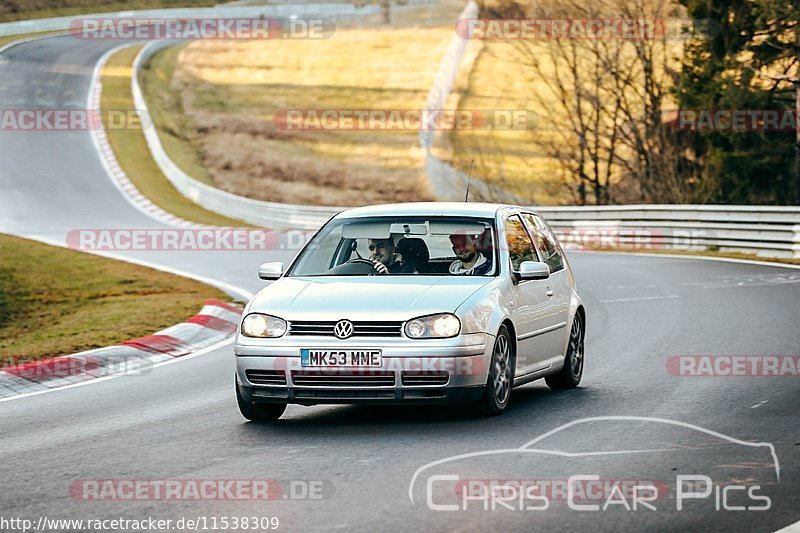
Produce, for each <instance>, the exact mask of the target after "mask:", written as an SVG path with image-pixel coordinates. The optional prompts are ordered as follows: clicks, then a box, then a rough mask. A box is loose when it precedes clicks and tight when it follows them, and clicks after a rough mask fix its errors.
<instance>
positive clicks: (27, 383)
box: [0, 300, 242, 398]
mask: <svg viewBox="0 0 800 533" xmlns="http://www.w3.org/2000/svg"><path fill="white" fill-rule="evenodd" d="M241 312H242V310H241V309H240V308H238V307H234V306H232V305H229V304H226V303H223V302H220V301H217V300H206V302H205V305H204V306H203V308H202V310H201V311H200V313H198V314H197V315H195V316H193V317H192V318H190V319H189V320H187V321H186V322H183V323H181V324H177V325H175V326H171V327H168V328H166V329H163V330H161V331H159V332H157V333H154V334H152V335H147V336H145V337H140V338H138V339H132V340H129V341H126V342H123V343H122V344H120V345H117V346H109V347H106V348H98V349H96V350H89V351H86V352H80V353H77V354H73V355H65V356H61V357H55V358H51V359H45V360H42V361H33V362H30V363H24V364H20V365H16V366H11V367H6V368H2V369H0V398H9V397H12V396H17V395H20V394H29V393H36V392H40V391H45V390H49V389H56V388H60V387H66V386H69V385H75V384H77V383H82V382H85V381H88V380H93V379H99V378H103V377H108V376H112V375H141V374H144V373H146V372H147V369H148V367H151V366H153V365H156V364H158V363H162V362H164V361H169V360H172V359H175V358H178V357H184V356H187V355H190V354H192V353H195V352H197V351H199V350H201V349H203V348H207V347H209V346H213V345H215V344H217V343H220V342H221V341H223V340H225V339H227V338H229V337H230V336H231V335H232V334H233V333H235V332H236V329H237V327H238V325H239V317H240V315H241Z"/></svg>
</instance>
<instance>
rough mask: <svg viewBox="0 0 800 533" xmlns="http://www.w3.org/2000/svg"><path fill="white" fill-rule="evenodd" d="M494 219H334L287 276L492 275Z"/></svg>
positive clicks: (493, 268) (306, 249)
mask: <svg viewBox="0 0 800 533" xmlns="http://www.w3.org/2000/svg"><path fill="white" fill-rule="evenodd" d="M494 242H495V240H494V221H493V220H491V219H481V218H470V217H371V218H350V219H348V218H342V219H334V220H332V221H330V222H329V223H328V224H326V225H325V227H323V228H322V229H321V230H320V231H319V232H318V233H317V234H316V235H315V236H314V238H313V239H312V240H311V242H310V243H309V244H308V246H307V247H306V248H305V249H304V250H303V252H302V254H301V255H300V257H299V258H298V260H297V261H296V262H295V264H294V266H293V267H292V269H291V270H290V271H289V273H288V274H287V275H288V276H367V275H389V276H419V275H425V276H460V275H467V276H492V275H494V273H495V265H496V264H497V261H496V260H495V255H494V254H495V252H494V250H495V246H494Z"/></svg>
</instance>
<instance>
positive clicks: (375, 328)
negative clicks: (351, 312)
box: [289, 320, 403, 337]
mask: <svg viewBox="0 0 800 533" xmlns="http://www.w3.org/2000/svg"><path fill="white" fill-rule="evenodd" d="M336 322H337V321H335V320H334V321H324V322H320V321H316V322H290V323H289V335H318V336H322V337H334V336H335V335H334V334H333V326H335V325H336ZM402 336H403V323H402V322H396V321H370V322H353V335H352V337H402Z"/></svg>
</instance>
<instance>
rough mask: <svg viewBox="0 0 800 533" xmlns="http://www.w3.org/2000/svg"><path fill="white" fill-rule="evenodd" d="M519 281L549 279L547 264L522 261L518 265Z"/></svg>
mask: <svg viewBox="0 0 800 533" xmlns="http://www.w3.org/2000/svg"><path fill="white" fill-rule="evenodd" d="M519 277H520V279H547V278H549V277H550V267H549V266H548V265H547V263H540V262H539V261H523V262H522V264H521V265H519Z"/></svg>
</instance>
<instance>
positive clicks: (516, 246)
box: [506, 215, 537, 272]
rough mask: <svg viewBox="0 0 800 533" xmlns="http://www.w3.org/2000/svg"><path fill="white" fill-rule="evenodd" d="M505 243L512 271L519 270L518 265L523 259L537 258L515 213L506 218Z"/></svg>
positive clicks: (534, 259)
mask: <svg viewBox="0 0 800 533" xmlns="http://www.w3.org/2000/svg"><path fill="white" fill-rule="evenodd" d="M506 243H507V244H508V256H509V258H510V259H511V270H513V271H514V272H519V266H520V265H521V264H522V262H523V261H536V260H537V259H536V252H535V251H534V250H533V244H532V243H531V238H530V237H529V236H528V232H527V231H525V226H523V224H522V220H520V218H519V217H518V216H517V215H513V216H510V217H508V219H507V220H506Z"/></svg>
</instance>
